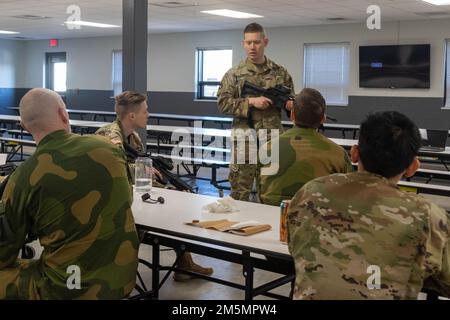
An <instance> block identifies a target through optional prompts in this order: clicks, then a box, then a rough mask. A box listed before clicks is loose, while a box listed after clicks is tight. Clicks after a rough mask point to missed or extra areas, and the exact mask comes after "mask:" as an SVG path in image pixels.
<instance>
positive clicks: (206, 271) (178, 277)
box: [173, 252, 214, 281]
mask: <svg viewBox="0 0 450 320" xmlns="http://www.w3.org/2000/svg"><path fill="white" fill-rule="evenodd" d="M177 267H178V268H179V269H181V270H186V271H190V272H195V273H199V274H202V275H205V276H210V275H212V274H213V272H214V270H213V268H205V267H202V266H200V265H198V264H196V263H195V262H194V260H192V255H191V253H190V252H185V253H183V255H182V256H181V257H180V260H179V261H178V266H177ZM193 278H195V276H192V275H190V274H184V273H181V272H175V273H174V274H173V279H174V280H175V281H188V280H191V279H193Z"/></svg>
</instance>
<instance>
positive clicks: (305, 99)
mask: <svg viewBox="0 0 450 320" xmlns="http://www.w3.org/2000/svg"><path fill="white" fill-rule="evenodd" d="M325 109H326V104H325V99H324V98H323V97H322V95H321V94H320V92H319V91H317V90H315V89H310V88H305V89H303V90H302V91H301V92H300V93H299V94H298V95H297V96H296V98H295V102H294V109H293V110H292V112H291V119H292V121H293V122H294V127H293V128H291V129H289V130H287V131H286V132H284V133H283V134H281V135H280V139H279V148H280V160H279V169H278V173H277V174H276V175H266V176H264V175H261V177H260V190H259V192H260V195H259V197H260V199H261V202H262V203H264V204H270V205H274V206H279V205H280V203H281V201H282V200H290V199H292V197H293V196H294V194H295V193H296V192H297V191H298V190H299V189H300V188H301V187H302V186H303V185H304V184H305V183H307V182H308V181H310V180H312V179H314V178H318V177H322V176H327V175H329V174H332V173H346V172H351V171H353V168H352V164H351V162H350V159H349V157H348V155H347V152H346V151H345V150H344V149H343V148H342V147H340V146H339V145H337V144H336V143H334V142H333V141H331V140H330V139H328V138H327V137H325V136H324V135H322V134H321V133H319V132H318V128H319V127H320V125H321V124H322V123H324V122H325ZM263 148H265V149H268V150H270V142H269V144H267V145H265V146H263Z"/></svg>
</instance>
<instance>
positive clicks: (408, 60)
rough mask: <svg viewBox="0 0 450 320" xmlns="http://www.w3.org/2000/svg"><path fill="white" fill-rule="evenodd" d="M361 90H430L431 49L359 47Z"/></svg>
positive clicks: (427, 46) (426, 46)
mask: <svg viewBox="0 0 450 320" xmlns="http://www.w3.org/2000/svg"><path fill="white" fill-rule="evenodd" d="M359 86H360V87H361V88H392V89H396V88H418V89H429V88H430V45H429V44H416V45H385V46H360V47H359Z"/></svg>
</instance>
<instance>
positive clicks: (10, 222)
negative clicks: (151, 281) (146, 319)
mask: <svg viewBox="0 0 450 320" xmlns="http://www.w3.org/2000/svg"><path fill="white" fill-rule="evenodd" d="M131 202H132V197H131V193H130V188H129V184H128V177H127V171H126V166H125V158H124V156H123V153H122V152H121V151H120V150H119V149H118V148H117V147H115V146H113V145H112V144H111V143H109V142H108V141H107V140H106V139H105V138H102V137H95V136H79V135H75V134H68V133H66V132H65V131H63V130H60V131H55V132H53V133H51V134H49V135H47V136H46V137H45V138H44V139H42V141H40V143H39V145H38V146H37V148H36V151H35V152H34V153H33V155H32V156H31V157H30V158H29V159H28V160H27V161H25V162H24V163H23V164H22V165H21V166H20V167H19V168H18V169H17V170H16V171H15V172H14V173H12V174H11V176H10V178H9V181H8V183H7V185H6V188H5V191H4V193H3V196H2V200H1V202H0V299H4V298H11V299H18V298H19V299H120V298H123V297H125V296H126V295H128V294H129V293H130V292H131V291H132V289H133V288H134V286H135V279H136V271H137V265H138V256H137V254H138V251H137V248H138V238H137V234H136V228H135V224H134V219H133V214H132V212H131ZM27 234H28V235H30V234H32V235H36V236H37V238H38V239H39V242H40V244H41V245H42V246H43V252H42V255H41V257H40V259H39V260H20V259H17V255H18V253H19V250H20V249H21V248H22V246H23V245H24V243H25V239H26V236H27ZM77 270H79V271H80V273H79V276H80V278H79V279H80V289H77V288H75V289H73V287H70V286H68V285H67V283H69V284H71V285H76V283H77V281H76V277H77V274H78V271H77ZM69 288H72V290H70V289H69Z"/></svg>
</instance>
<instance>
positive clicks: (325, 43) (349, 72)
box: [303, 41, 352, 107]
mask: <svg viewBox="0 0 450 320" xmlns="http://www.w3.org/2000/svg"><path fill="white" fill-rule="evenodd" d="M330 45H336V46H338V45H340V46H346V47H347V49H348V57H347V58H348V63H347V65H348V66H347V67H348V70H347V87H346V88H344V89H346V90H345V91H346V92H347V94H346V95H345V96H346V99H345V101H341V102H333V101H331V102H328V101H326V103H327V105H329V106H340V107H348V105H349V96H350V95H349V93H348V91H349V89H350V84H351V80H350V77H351V54H352V52H351V50H352V44H351V42H349V41H340V42H319V43H312V42H310V43H304V44H303V87H304V88H305V87H306V86H307V84H306V76H307V74H306V64H307V59H306V56H307V54H306V51H307V47H308V46H330ZM321 93H322V94H323V95H324V97H325V96H326V95H325V94H324V93H323V92H321Z"/></svg>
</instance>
